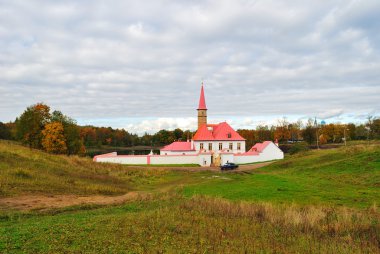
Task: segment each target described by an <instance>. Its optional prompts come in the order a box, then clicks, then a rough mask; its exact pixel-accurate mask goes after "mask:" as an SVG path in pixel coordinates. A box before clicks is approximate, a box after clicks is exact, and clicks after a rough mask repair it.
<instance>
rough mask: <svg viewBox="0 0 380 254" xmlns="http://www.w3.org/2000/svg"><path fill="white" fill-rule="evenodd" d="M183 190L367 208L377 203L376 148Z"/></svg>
mask: <svg viewBox="0 0 380 254" xmlns="http://www.w3.org/2000/svg"><path fill="white" fill-rule="evenodd" d="M223 176H224V177H223V178H216V179H213V180H212V181H209V182H205V183H202V184H197V185H190V186H186V187H185V189H184V193H185V195H186V196H192V195H194V194H203V195H211V196H217V197H222V198H226V199H231V200H246V201H270V202H275V203H297V204H325V205H338V206H342V205H344V206H350V207H361V208H366V207H369V206H371V205H373V204H374V203H377V204H379V203H380V147H379V146H371V147H365V146H354V147H348V148H339V149H332V150H320V151H309V152H306V153H303V154H299V155H294V156H288V157H286V159H285V160H283V161H279V162H276V163H274V164H271V165H269V166H267V167H263V168H260V169H257V170H255V171H254V172H252V173H251V174H234V173H232V172H231V173H226V174H224V175H223Z"/></svg>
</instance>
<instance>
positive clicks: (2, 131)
mask: <svg viewBox="0 0 380 254" xmlns="http://www.w3.org/2000/svg"><path fill="white" fill-rule="evenodd" d="M0 139H12V135H11V130H10V128H9V127H8V125H6V124H4V123H2V122H0Z"/></svg>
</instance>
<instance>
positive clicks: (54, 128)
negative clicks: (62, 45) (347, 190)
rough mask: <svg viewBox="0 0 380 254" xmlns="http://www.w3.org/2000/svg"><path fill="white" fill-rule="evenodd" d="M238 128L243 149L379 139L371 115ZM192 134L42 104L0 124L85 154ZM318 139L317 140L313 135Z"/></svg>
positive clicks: (12, 132) (14, 135) (25, 138)
mask: <svg viewBox="0 0 380 254" xmlns="http://www.w3.org/2000/svg"><path fill="white" fill-rule="evenodd" d="M237 132H238V133H239V134H240V135H241V136H242V137H244V138H245V139H246V140H247V141H246V142H247V144H246V147H248V148H249V147H251V146H252V145H253V144H255V143H257V142H262V141H265V140H276V139H277V140H278V141H279V142H280V143H293V142H298V141H305V142H307V143H308V144H315V143H316V142H317V140H318V142H319V144H326V143H341V142H342V141H343V140H344V139H346V140H366V139H380V118H379V117H371V116H369V117H368V118H367V121H366V122H365V123H362V124H353V123H349V124H341V123H329V124H324V125H321V124H318V123H316V121H315V120H313V119H309V120H308V121H307V123H306V124H303V123H302V122H301V121H298V122H289V121H287V119H286V118H283V119H281V120H279V121H278V122H277V124H276V125H273V126H267V125H261V126H257V127H256V129H252V130H248V129H240V130H237ZM194 134H195V133H194V132H192V131H190V130H181V129H175V130H172V131H170V130H160V131H158V132H157V133H155V134H148V133H145V134H144V135H142V136H138V135H137V134H133V133H129V132H128V131H126V130H124V129H113V128H111V127H95V126H79V125H78V124H77V123H76V121H75V120H74V119H72V118H70V117H69V116H66V115H64V114H63V113H62V112H60V111H57V110H55V111H52V112H51V110H50V107H49V106H48V105H46V104H44V103H37V104H35V105H31V106H29V107H28V108H27V109H26V110H25V111H24V112H23V113H22V114H21V115H20V116H19V117H17V118H16V120H15V121H14V122H9V123H2V122H0V139H7V140H17V141H20V142H22V143H23V144H24V145H26V146H29V147H31V148H36V149H42V150H45V151H47V152H49V153H56V154H68V155H71V154H79V155H84V154H85V153H86V148H90V147H102V146H114V147H135V146H149V147H161V146H164V145H167V144H170V143H171V142H173V141H176V140H182V141H186V140H188V139H191V138H192V136H193V135H194ZM317 137H318V139H317Z"/></svg>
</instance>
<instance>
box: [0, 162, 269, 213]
mask: <svg viewBox="0 0 380 254" xmlns="http://www.w3.org/2000/svg"><path fill="white" fill-rule="evenodd" d="M271 163H272V162H263V163H257V164H251V165H241V166H239V168H238V169H235V170H233V171H226V173H227V172H228V173H234V172H237V173H238V172H247V171H251V170H254V169H258V168H261V167H264V166H267V165H269V164H271ZM142 168H143V169H147V167H142ZM149 168H150V169H151V167H149ZM160 169H167V170H187V171H192V172H197V171H205V170H208V171H212V172H221V171H220V168H219V167H212V168H202V167H160ZM171 187H173V185H172V184H171V185H170V186H169V187H167V188H165V189H161V191H164V190H166V189H168V188H171ZM150 195H151V194H149V193H146V192H128V193H127V194H125V195H121V196H101V195H97V196H76V195H47V196H43V195H25V196H18V197H9V198H0V210H9V209H16V210H23V211H28V210H49V209H54V208H63V207H68V206H75V205H84V204H95V205H111V204H122V203H125V202H128V201H134V200H141V199H145V198H148V197H149V196H150Z"/></svg>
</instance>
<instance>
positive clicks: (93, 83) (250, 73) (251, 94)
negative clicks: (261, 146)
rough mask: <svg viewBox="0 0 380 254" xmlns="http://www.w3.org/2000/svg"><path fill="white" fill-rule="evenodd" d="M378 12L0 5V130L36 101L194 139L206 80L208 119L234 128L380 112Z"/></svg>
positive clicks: (313, 7)
mask: <svg viewBox="0 0 380 254" xmlns="http://www.w3.org/2000/svg"><path fill="white" fill-rule="evenodd" d="M379 11H380V2H379V1H376V0H366V1H354V0H352V1H340V0H328V1H320V2H315V3H313V4H310V3H307V2H305V1H293V2H291V3H289V2H286V3H285V2H283V1H274V0H273V1H244V0H241V1H228V0H223V1H211V0H208V1H195V0H194V1H177V2H175V3H174V2H169V1H165V0H162V1H144V2H135V1H116V0H113V1H109V2H107V4H105V3H104V1H91V2H89V1H65V3H58V2H57V1H42V0H41V1H38V0H32V1H21V0H15V1H8V2H4V1H3V2H1V3H0V73H1V75H0V121H10V120H14V119H15V118H16V117H17V116H18V115H19V114H20V113H21V112H22V111H23V110H24V109H25V108H26V107H27V106H29V105H31V104H33V103H36V102H39V101H44V102H46V103H48V104H49V105H51V106H52V107H53V108H55V109H60V110H62V111H63V112H64V113H66V114H68V115H70V116H72V117H74V118H76V119H78V122H79V123H81V119H86V120H84V121H83V122H86V123H90V122H94V123H96V122H99V121H100V120H101V119H108V120H109V123H110V124H112V126H125V127H126V128H129V129H130V130H134V131H137V130H139V131H140V130H141V129H143V130H144V131H145V130H146V131H152V130H153V129H156V127H157V126H161V127H162V128H164V127H165V128H175V127H179V126H183V128H187V127H189V128H190V126H192V125H194V122H193V121H190V120H189V119H193V118H194V117H195V116H196V112H195V108H196V106H197V102H198V96H199V88H200V87H199V86H200V82H201V80H202V79H203V80H204V81H205V89H206V99H207V105H208V107H209V112H208V113H209V116H211V117H214V118H215V119H235V120H233V121H235V122H236V121H243V123H240V122H239V123H238V122H236V126H242V127H244V126H246V127H249V126H254V125H255V124H257V122H260V121H261V122H262V123H267V122H273V121H272V120H271V119H277V118H278V117H281V116H288V117H291V118H294V119H298V118H302V117H315V116H320V117H321V118H326V119H327V118H330V117H337V116H339V115H340V114H343V113H346V114H353V115H362V114H368V113H371V112H379V111H380V106H379V105H380V104H379V103H378V101H379V100H380V76H379V75H378V70H379V69H380V35H379V33H378V31H379V30H380V21H379V19H378V18H377V14H378V13H379ZM239 117H240V118H239ZM259 117H260V118H261V120H260V119H258V118H259ZM136 118H139V119H141V120H140V121H139V122H136V121H135V120H133V121H132V120H130V119H136ZM174 119H177V120H174ZM181 119H182V120H181ZM184 119H188V120H186V121H185V120H184ZM236 119H237V120H236ZM118 120H120V121H121V122H120V123H118V122H117V121H118ZM187 121H190V122H192V125H189V124H186V123H185V122H187ZM106 123H107V122H106ZM105 125H107V124H105Z"/></svg>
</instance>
